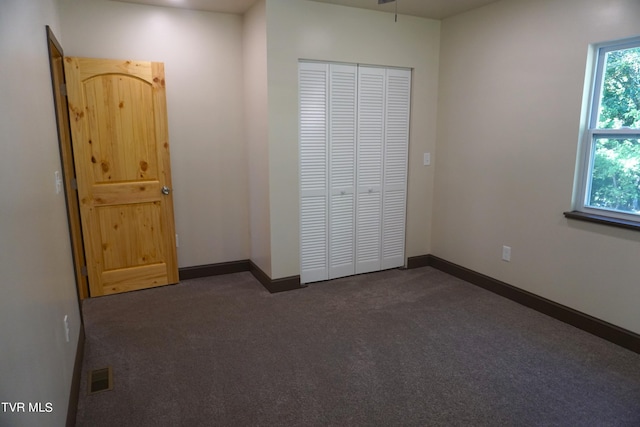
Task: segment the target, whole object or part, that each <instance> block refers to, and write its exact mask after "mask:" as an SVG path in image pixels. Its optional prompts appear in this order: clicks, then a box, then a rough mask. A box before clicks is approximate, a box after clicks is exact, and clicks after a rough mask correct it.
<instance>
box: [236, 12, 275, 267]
mask: <svg viewBox="0 0 640 427" xmlns="http://www.w3.org/2000/svg"><path fill="white" fill-rule="evenodd" d="M243 48H244V51H243V55H244V64H243V66H244V106H245V110H244V113H245V116H244V125H245V137H246V143H247V150H248V161H249V222H250V235H251V260H252V261H253V262H254V263H255V264H256V265H257V266H258V267H260V269H262V271H264V272H265V273H266V274H267V275H269V276H271V226H270V216H271V215H270V214H271V213H270V212H269V134H268V132H269V123H268V111H267V108H268V106H267V15H266V3H265V0H260V1H258V2H257V3H256V4H255V5H254V6H253V7H252V8H251V9H250V10H249V11H247V13H246V14H245V15H244V36H243Z"/></svg>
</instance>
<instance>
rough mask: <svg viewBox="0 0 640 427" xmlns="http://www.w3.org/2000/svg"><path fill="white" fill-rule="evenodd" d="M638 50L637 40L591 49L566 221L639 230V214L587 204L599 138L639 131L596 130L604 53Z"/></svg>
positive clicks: (638, 134) (638, 131) (627, 135)
mask: <svg viewBox="0 0 640 427" xmlns="http://www.w3.org/2000/svg"><path fill="white" fill-rule="evenodd" d="M637 47H640V37H632V38H628V39H623V40H616V41H611V42H605V43H599V44H597V45H593V46H592V49H593V50H592V55H591V57H590V61H589V62H590V71H591V74H590V76H592V79H591V82H589V83H588V84H586V85H585V86H586V87H585V95H588V104H587V111H586V114H585V119H584V123H585V125H584V128H583V136H582V138H581V144H580V152H579V162H578V167H577V174H576V191H575V192H574V193H575V198H574V211H573V212H566V213H565V216H566V217H568V218H573V219H580V220H586V221H592V222H598V223H603V224H609V225H614V226H620V227H624V228H632V229H636V230H639V231H640V213H638V214H633V213H628V212H624V211H617V210H614V209H609V208H600V207H593V206H588V205H587V197H588V195H589V194H590V193H591V183H592V173H593V164H594V159H595V156H594V154H595V147H596V140H597V139H598V138H610V139H616V138H632V139H635V138H638V139H640V129H631V128H620V129H599V128H598V127H597V125H598V115H599V110H600V98H601V95H602V90H603V81H604V74H605V65H606V64H605V60H606V56H607V53H609V52H613V51H617V50H624V49H630V48H637ZM588 76H589V75H588Z"/></svg>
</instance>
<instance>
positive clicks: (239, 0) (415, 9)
mask: <svg viewBox="0 0 640 427" xmlns="http://www.w3.org/2000/svg"><path fill="white" fill-rule="evenodd" d="M115 1H124V2H127V3H141V4H151V5H156V6H169V7H178V8H183V9H194V10H206V11H211V12H223V13H238V14H243V13H244V12H246V11H247V9H249V7H251V5H253V3H255V2H256V0H115ZM297 1H302V0H297ZM313 1H317V2H321V3H333V4H340V5H344V6H351V7H358V8H362V9H372V10H381V11H385V12H393V11H395V7H396V4H395V3H387V4H383V5H378V1H377V0H313ZM396 1H397V6H398V13H399V14H401V15H413V16H420V17H423V18H433V19H443V18H447V17H449V16H453V15H457V14H458V13H462V12H466V11H468V10H471V9H475V8H478V7H481V6H484V5H487V4H489V3H493V2H495V1H496V0H396Z"/></svg>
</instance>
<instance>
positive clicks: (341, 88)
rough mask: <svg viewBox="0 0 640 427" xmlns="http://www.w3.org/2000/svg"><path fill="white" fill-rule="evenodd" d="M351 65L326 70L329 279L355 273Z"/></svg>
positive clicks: (353, 69) (353, 84) (353, 87)
mask: <svg viewBox="0 0 640 427" xmlns="http://www.w3.org/2000/svg"><path fill="white" fill-rule="evenodd" d="M357 72H358V68H357V66H355V65H343V64H331V65H330V67H329V73H330V77H329V86H330V89H329V93H330V95H329V117H330V119H329V129H330V130H329V134H330V138H329V141H330V142H329V150H330V154H329V182H330V184H329V187H330V192H331V196H330V199H329V278H330V279H334V278H337V277H343V276H348V275H352V274H354V273H355V263H354V256H355V197H354V188H355V172H356V170H355V160H356V118H357V110H356V103H357V99H356V94H357V86H356V83H357Z"/></svg>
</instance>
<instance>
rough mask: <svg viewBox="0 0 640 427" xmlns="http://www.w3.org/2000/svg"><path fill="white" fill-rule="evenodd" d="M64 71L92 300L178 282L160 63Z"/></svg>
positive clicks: (108, 63) (73, 62) (80, 62)
mask: <svg viewBox="0 0 640 427" xmlns="http://www.w3.org/2000/svg"><path fill="white" fill-rule="evenodd" d="M64 65H65V73H66V79H67V96H68V102H69V114H70V122H71V131H72V140H73V153H74V158H75V169H76V176H77V184H78V197H79V200H80V217H81V223H82V232H83V239H84V246H85V255H86V260H87V273H88V276H89V288H90V291H91V296H92V297H94V296H100V295H108V294H113V293H119V292H125V291H132V290H138V289H145V288H150V287H155V286H161V285H167V284H172V283H177V282H178V269H177V262H176V249H175V231H174V230H175V228H174V217H173V198H172V194H171V171H170V164H169V140H168V130H167V113H166V100H165V79H164V66H163V64H161V63H157V62H140V61H121V60H105V59H90V58H71V57H67V58H65V64H64ZM163 189H164V192H166V193H168V194H164V193H163Z"/></svg>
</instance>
